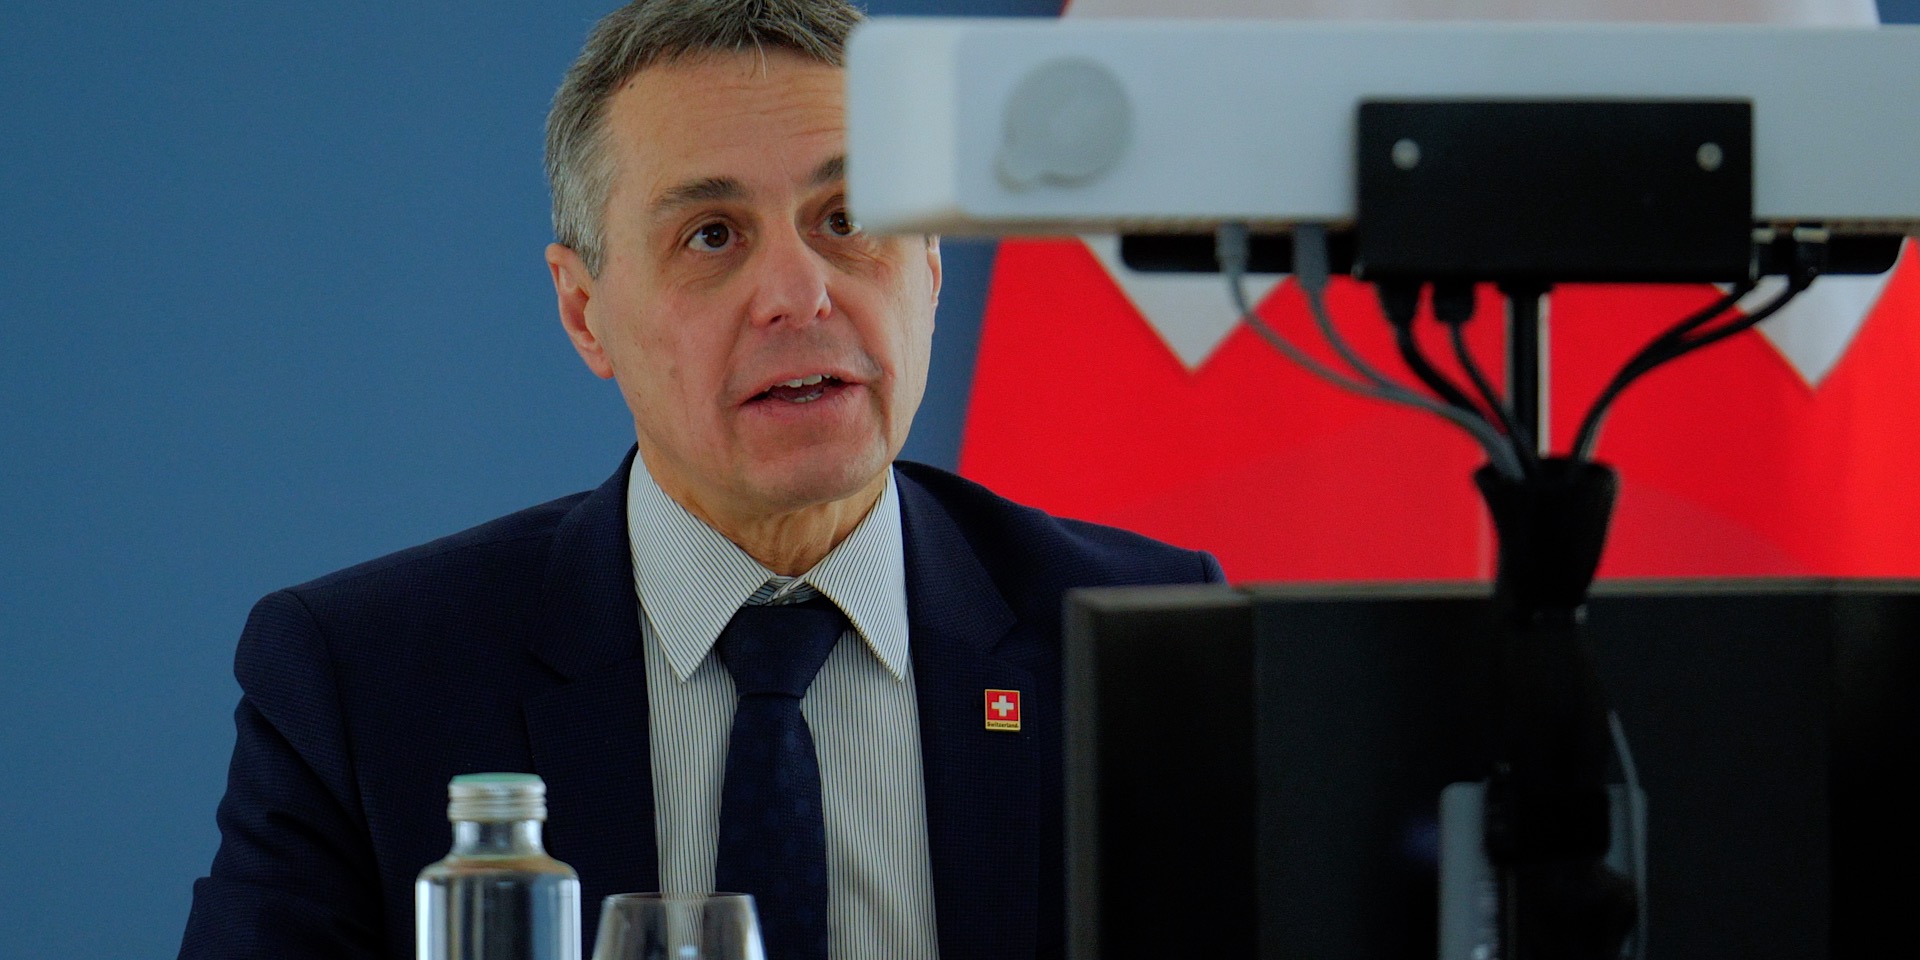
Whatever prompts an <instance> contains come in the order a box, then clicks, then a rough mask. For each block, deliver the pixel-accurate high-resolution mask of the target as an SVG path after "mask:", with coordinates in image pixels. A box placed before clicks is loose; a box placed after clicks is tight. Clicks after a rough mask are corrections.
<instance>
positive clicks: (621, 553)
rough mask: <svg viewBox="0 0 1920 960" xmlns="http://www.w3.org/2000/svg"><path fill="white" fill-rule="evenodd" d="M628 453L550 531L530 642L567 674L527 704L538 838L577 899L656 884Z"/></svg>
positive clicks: (593, 899)
mask: <svg viewBox="0 0 1920 960" xmlns="http://www.w3.org/2000/svg"><path fill="white" fill-rule="evenodd" d="M632 469H633V453H632V452H629V453H628V454H627V460H626V463H624V464H623V465H622V466H621V468H620V470H619V471H618V472H616V473H615V474H614V475H613V477H612V478H611V479H609V480H608V481H607V482H606V483H604V484H602V485H601V486H600V488H599V489H598V490H595V491H594V492H592V493H590V494H588V495H587V498H586V499H585V500H582V501H581V502H580V503H579V505H577V506H576V507H574V509H573V510H572V512H570V513H569V514H568V515H567V516H566V518H565V519H564V520H562V521H561V523H560V526H559V528H558V529H557V530H556V531H555V533H554V545H553V554H552V557H551V559H550V560H549V562H548V565H547V575H546V593H545V598H546V599H545V609H544V610H543V612H542V621H541V627H540V632H539V634H538V635H537V636H536V637H535V639H534V641H533V652H534V655H535V656H537V657H538V658H539V659H540V660H541V661H542V662H543V663H545V664H546V665H547V666H548V667H551V668H552V669H553V670H554V671H555V672H556V673H558V674H560V676H561V677H563V678H564V679H565V680H566V681H567V682H566V683H564V684H562V685H561V686H559V687H557V688H555V689H553V690H550V691H547V692H545V693H541V694H538V695H535V696H534V697H532V698H530V699H529V700H528V701H527V702H526V704H525V710H526V718H527V736H528V739H529V741H530V742H531V744H532V748H533V765H534V770H535V771H536V772H538V773H539V774H540V776H541V777H542V778H543V779H545V780H546V782H547V796H548V806H549V808H550V810H551V815H550V822H551V824H552V827H551V829H550V830H549V831H548V832H547V840H548V843H547V846H548V849H549V850H551V851H552V852H553V855H554V856H555V857H558V858H559V859H561V860H563V861H565V862H567V863H569V864H571V865H572V866H573V867H574V869H576V870H578V871H579V872H580V881H581V887H582V890H581V893H582V896H583V900H582V903H583V904H584V905H586V906H587V907H588V914H587V916H586V918H585V919H586V922H587V930H586V931H585V932H586V933H587V939H588V940H589V941H591V939H592V932H593V931H592V926H593V921H592V917H593V915H594V914H593V912H592V911H593V910H594V909H596V907H595V905H596V904H598V903H599V901H600V898H602V897H604V896H606V895H608V894H612V893H625V892H631V891H642V890H658V889H660V870H659V856H658V851H657V849H656V846H655V837H654V822H653V775H652V766H651V758H650V756H649V751H648V749H647V684H646V676H645V673H644V670H643V665H644V663H645V661H644V659H643V657H642V650H641V646H640V619H639V603H638V601H637V600H636V599H635V597H634V587H633V560H632V551H631V549H630V545H629V541H628V534H627V510H626V502H627V477H628V474H629V472H630V471H631V470H632Z"/></svg>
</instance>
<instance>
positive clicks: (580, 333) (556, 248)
mask: <svg viewBox="0 0 1920 960" xmlns="http://www.w3.org/2000/svg"><path fill="white" fill-rule="evenodd" d="M547 270H548V271H549V272H550V273H552V274H553V293H554V296H555V298H557V299H558V300H559V304H560V325H561V326H562V327H565V328H566V330H567V339H569V340H571V341H573V349H574V350H575V351H577V352H579V354H580V359H581V360H584V361H586V364H587V369H588V370H591V371H593V375H594V376H596V377H599V378H600V379H602V380H606V379H610V378H611V377H612V376H613V362H612V361H611V360H609V359H608V358H607V351H606V347H605V345H603V344H602V343H601V342H600V335H599V334H598V333H596V332H594V329H593V326H594V325H593V323H592V322H591V321H590V320H589V319H588V313H589V310H588V304H589V302H590V301H592V299H593V275H592V274H590V273H588V272H587V264H586V261H584V260H581V259H580V255H579V254H577V253H575V252H573V248H572V247H563V246H561V245H560V244H557V243H549V244H547Z"/></svg>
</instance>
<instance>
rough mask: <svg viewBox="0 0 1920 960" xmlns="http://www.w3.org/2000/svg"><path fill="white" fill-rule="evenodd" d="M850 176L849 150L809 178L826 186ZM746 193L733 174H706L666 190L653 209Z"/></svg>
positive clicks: (810, 182) (717, 200) (661, 211)
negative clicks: (721, 175)
mask: <svg viewBox="0 0 1920 960" xmlns="http://www.w3.org/2000/svg"><path fill="white" fill-rule="evenodd" d="M846 176H847V157H846V155H845V154H839V155H837V156H833V157H828V158H827V160H826V161H825V162H824V163H822V164H820V165H819V166H818V167H815V168H814V169H813V176H812V177H809V178H808V181H807V185H808V186H809V187H818V186H823V185H825V184H829V183H833V182H835V181H838V180H844V179H846ZM746 195H747V188H746V185H745V184H742V183H741V182H740V181H738V180H736V179H734V178H732V177H702V178H701V179H699V180H689V181H687V182H686V183H683V184H680V185H678V186H675V187H669V188H668V189H666V190H665V191H662V192H661V194H660V198H659V199H657V200H655V201H654V202H653V210H654V214H655V215H656V216H659V215H662V214H666V213H669V212H672V211H674V210H677V209H679V208H681V207H691V206H697V205H699V204H702V203H721V202H725V201H731V200H739V199H741V198H742V197H745V196H746Z"/></svg>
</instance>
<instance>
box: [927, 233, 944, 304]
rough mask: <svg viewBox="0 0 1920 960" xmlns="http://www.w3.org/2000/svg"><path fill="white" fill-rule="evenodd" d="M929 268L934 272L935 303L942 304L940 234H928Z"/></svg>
mask: <svg viewBox="0 0 1920 960" xmlns="http://www.w3.org/2000/svg"><path fill="white" fill-rule="evenodd" d="M927 269H928V270H930V271H932V274H933V305H934V306H935V307H938V306H939V305H940V277H941V273H940V235H939V234H937V233H929V234H927Z"/></svg>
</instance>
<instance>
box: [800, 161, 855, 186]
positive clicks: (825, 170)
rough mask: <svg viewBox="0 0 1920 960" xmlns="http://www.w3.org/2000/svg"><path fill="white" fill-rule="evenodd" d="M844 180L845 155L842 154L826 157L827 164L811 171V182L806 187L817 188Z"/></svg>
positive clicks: (845, 173) (845, 174) (845, 168)
mask: <svg viewBox="0 0 1920 960" xmlns="http://www.w3.org/2000/svg"><path fill="white" fill-rule="evenodd" d="M846 178H847V155H846V154H844V153H842V154H837V155H835V156H832V157H828V158H827V162H825V163H823V164H821V165H819V166H818V167H815V168H814V170H813V180H812V182H811V183H809V184H808V185H809V186H814V187H818V186H820V185H822V184H827V183H832V182H834V181H835V180H845V179H846Z"/></svg>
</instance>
